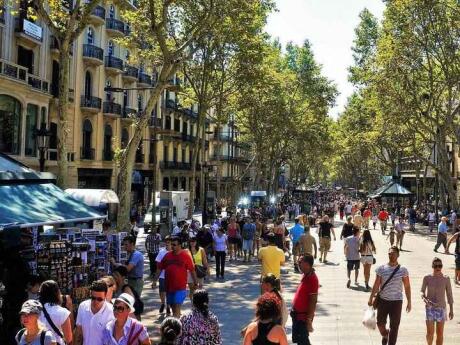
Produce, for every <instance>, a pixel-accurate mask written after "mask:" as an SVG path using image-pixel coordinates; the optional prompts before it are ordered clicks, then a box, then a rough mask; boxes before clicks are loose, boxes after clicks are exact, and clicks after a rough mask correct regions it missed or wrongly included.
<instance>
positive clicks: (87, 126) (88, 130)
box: [81, 119, 94, 159]
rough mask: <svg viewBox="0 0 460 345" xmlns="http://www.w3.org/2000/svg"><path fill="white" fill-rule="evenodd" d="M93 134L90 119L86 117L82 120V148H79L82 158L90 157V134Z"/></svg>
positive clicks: (91, 154)
mask: <svg viewBox="0 0 460 345" xmlns="http://www.w3.org/2000/svg"><path fill="white" fill-rule="evenodd" d="M92 134H93V125H92V124H91V121H90V120H88V119H86V120H85V121H83V141H82V144H83V146H82V150H81V158H83V159H92V158H93V156H94V155H93V153H92V145H91V136H92Z"/></svg>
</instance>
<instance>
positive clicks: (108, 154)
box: [104, 124, 112, 161]
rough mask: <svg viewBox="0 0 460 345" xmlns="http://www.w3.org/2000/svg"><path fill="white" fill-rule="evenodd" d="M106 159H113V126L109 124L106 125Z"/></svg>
mask: <svg viewBox="0 0 460 345" xmlns="http://www.w3.org/2000/svg"><path fill="white" fill-rule="evenodd" d="M104 160H105V161H111V160H112V126H110V125H109V124H106V125H105V127H104Z"/></svg>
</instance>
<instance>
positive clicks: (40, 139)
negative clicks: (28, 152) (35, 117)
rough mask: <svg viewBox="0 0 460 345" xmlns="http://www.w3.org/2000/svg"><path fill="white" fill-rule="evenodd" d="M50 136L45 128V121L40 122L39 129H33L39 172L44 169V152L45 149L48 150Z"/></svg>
mask: <svg viewBox="0 0 460 345" xmlns="http://www.w3.org/2000/svg"><path fill="white" fill-rule="evenodd" d="M50 136H51V132H50V131H49V130H48V129H47V128H46V123H45V122H42V123H41V124H40V129H37V130H36V131H35V138H36V140H37V147H38V153H39V156H38V157H39V158H38V162H39V165H40V172H43V171H45V153H46V151H48V147H49V138H50Z"/></svg>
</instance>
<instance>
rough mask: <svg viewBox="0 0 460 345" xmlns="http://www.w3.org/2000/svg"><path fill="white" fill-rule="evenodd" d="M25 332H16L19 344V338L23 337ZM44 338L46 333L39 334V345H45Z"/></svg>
mask: <svg viewBox="0 0 460 345" xmlns="http://www.w3.org/2000/svg"><path fill="white" fill-rule="evenodd" d="M25 331H26V329H25V328H23V329H21V330H20V331H19V332H18V335H17V341H18V342H20V341H21V338H22V336H23V335H24V332H25ZM45 337H46V331H42V332H41V333H40V345H45Z"/></svg>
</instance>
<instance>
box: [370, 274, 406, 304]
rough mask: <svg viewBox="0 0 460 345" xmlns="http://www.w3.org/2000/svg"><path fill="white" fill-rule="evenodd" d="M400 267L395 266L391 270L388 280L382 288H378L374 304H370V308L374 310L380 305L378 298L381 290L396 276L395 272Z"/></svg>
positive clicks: (379, 298)
mask: <svg viewBox="0 0 460 345" xmlns="http://www.w3.org/2000/svg"><path fill="white" fill-rule="evenodd" d="M400 267H401V265H398V266H396V268H395V269H394V270H393V272H392V273H391V275H390V277H389V278H388V280H387V281H386V282H385V283H384V284H383V285H382V287H381V288H380V291H379V292H378V293H377V295H375V298H374V302H373V303H372V307H373V308H374V309H377V308H378V306H379V304H380V300H381V299H382V298H381V297H380V293H381V292H382V291H383V289H385V287H386V286H387V285H388V283H389V282H390V280H391V279H393V277H394V275H395V274H396V272H398V271H399V268H400Z"/></svg>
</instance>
